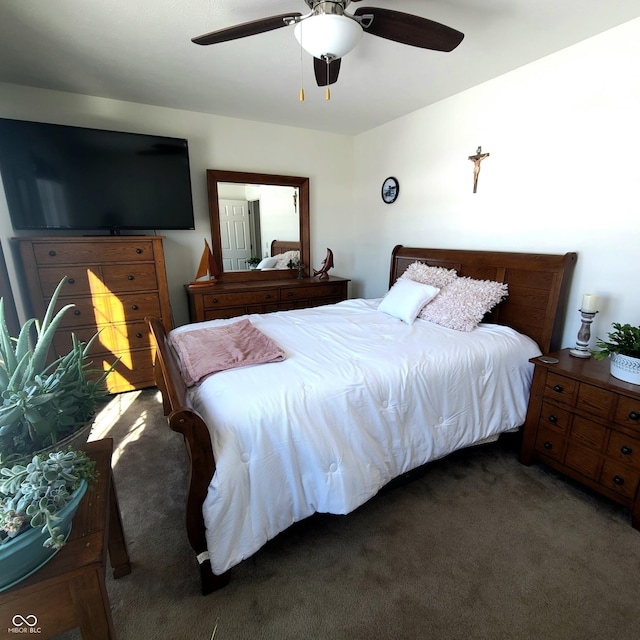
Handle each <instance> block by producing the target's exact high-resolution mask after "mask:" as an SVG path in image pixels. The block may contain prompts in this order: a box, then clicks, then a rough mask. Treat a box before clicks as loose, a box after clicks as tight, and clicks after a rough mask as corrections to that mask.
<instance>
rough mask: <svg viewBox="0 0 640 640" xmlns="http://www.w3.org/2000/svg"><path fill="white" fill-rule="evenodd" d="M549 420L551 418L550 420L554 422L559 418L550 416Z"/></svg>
mask: <svg viewBox="0 0 640 640" xmlns="http://www.w3.org/2000/svg"><path fill="white" fill-rule="evenodd" d="M548 420H549V422H552V423H553V424H555V423H556V422H558V418H557V417H556V416H549V418H548Z"/></svg>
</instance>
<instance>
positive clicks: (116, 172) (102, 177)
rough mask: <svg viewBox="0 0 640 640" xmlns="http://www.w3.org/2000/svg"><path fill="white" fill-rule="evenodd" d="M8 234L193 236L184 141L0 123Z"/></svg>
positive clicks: (0, 162)
mask: <svg viewBox="0 0 640 640" xmlns="http://www.w3.org/2000/svg"><path fill="white" fill-rule="evenodd" d="M0 174H1V176H2V183H3V185H4V191H5V194H6V197H7V204H8V206H9V214H10V216H11V223H12V225H13V228H14V229H34V230H35V229H41V230H42V229H67V230H79V231H96V230H105V231H106V230H108V231H109V232H110V233H112V234H117V233H119V232H120V231H121V230H129V229H130V230H149V229H154V230H155V229H159V230H162V229H193V228H194V218H193V201H192V196H191V174H190V170H189V150H188V145H187V141H186V140H184V139H181V138H168V137H164V136H153V135H143V134H137V133H124V132H119V131H103V130H99V129H85V128H82V127H71V126H65V125H57V124H47V123H42V122H27V121H23V120H9V119H3V118H0Z"/></svg>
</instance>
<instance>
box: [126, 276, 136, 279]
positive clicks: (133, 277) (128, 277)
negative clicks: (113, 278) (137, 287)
mask: <svg viewBox="0 0 640 640" xmlns="http://www.w3.org/2000/svg"><path fill="white" fill-rule="evenodd" d="M134 279H135V276H127V280H134Z"/></svg>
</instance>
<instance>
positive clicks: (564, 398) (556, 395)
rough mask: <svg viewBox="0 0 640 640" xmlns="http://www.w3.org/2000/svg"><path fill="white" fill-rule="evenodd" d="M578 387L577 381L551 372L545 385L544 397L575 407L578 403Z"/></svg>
mask: <svg viewBox="0 0 640 640" xmlns="http://www.w3.org/2000/svg"><path fill="white" fill-rule="evenodd" d="M578 386H579V385H578V382H577V381H576V380H572V379H571V378H567V377H566V376H560V375H558V374H557V373H553V372H552V371H549V372H548V373H547V380H546V383H545V389H544V397H545V398H547V399H549V400H554V401H555V402H560V403H562V404H565V405H567V406H569V407H573V406H574V405H575V403H576V396H577V393H578Z"/></svg>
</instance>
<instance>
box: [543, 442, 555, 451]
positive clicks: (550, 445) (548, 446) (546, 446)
mask: <svg viewBox="0 0 640 640" xmlns="http://www.w3.org/2000/svg"><path fill="white" fill-rule="evenodd" d="M542 446H543V447H544V448H545V449H553V445H552V444H551V443H550V442H549V441H548V440H547V441H546V442H545V443H544V444H543V445H542Z"/></svg>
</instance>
